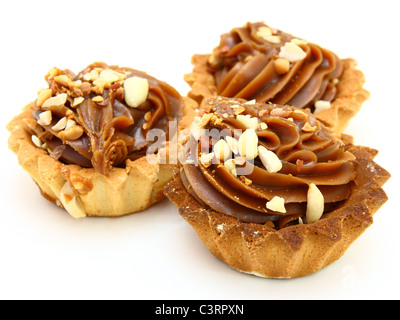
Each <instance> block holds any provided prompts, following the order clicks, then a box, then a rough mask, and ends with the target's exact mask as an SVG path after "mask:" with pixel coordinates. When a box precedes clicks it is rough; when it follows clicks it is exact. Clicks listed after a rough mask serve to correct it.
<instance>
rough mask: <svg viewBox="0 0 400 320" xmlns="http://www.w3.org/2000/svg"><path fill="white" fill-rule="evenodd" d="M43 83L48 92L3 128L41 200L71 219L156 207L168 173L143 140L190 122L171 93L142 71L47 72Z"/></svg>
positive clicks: (94, 67) (101, 66)
mask: <svg viewBox="0 0 400 320" xmlns="http://www.w3.org/2000/svg"><path fill="white" fill-rule="evenodd" d="M45 79H46V81H47V83H48V88H45V89H42V90H40V91H39V93H38V97H37V99H36V100H35V101H34V102H32V103H30V104H29V105H28V106H26V107H25V109H24V112H23V113H22V114H21V115H19V116H17V117H16V118H15V119H14V120H13V121H11V122H10V124H9V125H8V129H9V130H10V131H11V137H10V140H9V146H10V148H11V149H12V150H13V151H14V152H15V153H17V154H18V157H19V160H20V163H21V165H22V166H23V167H24V168H25V169H26V170H27V171H28V172H29V173H31V175H32V177H33V178H34V180H35V181H36V183H37V184H38V185H39V187H40V189H41V191H42V194H43V195H44V196H45V197H46V198H47V199H49V200H51V201H53V202H55V203H57V204H59V205H61V206H63V207H64V208H66V209H67V211H68V212H69V213H70V214H71V215H73V216H76V217H81V216H86V215H100V216H103V215H106V216H110V215H122V214H128V213H131V212H135V211H139V210H142V209H144V208H146V207H148V206H149V205H151V204H152V203H154V202H156V201H158V200H159V199H160V198H161V197H162V189H163V186H164V185H165V183H166V182H167V181H168V179H170V177H171V174H170V173H169V171H170V168H169V167H168V165H167V164H166V165H165V166H163V165H162V164H159V163H158V162H157V161H158V160H157V159H154V161H152V163H149V162H148V161H147V160H148V159H149V158H147V157H146V151H147V150H148V148H149V147H150V146H151V145H152V143H154V142H153V141H149V140H148V139H147V134H148V132H149V131H150V130H153V129H155V130H157V132H162V133H163V137H159V138H160V139H161V138H163V139H165V141H168V139H169V135H170V134H172V135H174V134H175V133H176V132H172V133H171V132H169V123H171V122H176V123H178V122H180V121H181V120H182V119H183V118H184V117H188V116H189V117H190V112H189V111H188V109H190V108H191V107H188V108H186V107H185V101H184V99H183V98H182V97H181V96H180V95H179V93H178V92H177V91H176V90H175V89H174V88H173V87H171V86H170V85H168V84H167V83H165V82H163V81H160V80H157V79H155V78H154V77H152V76H149V75H148V74H146V73H145V72H142V71H138V70H134V69H131V68H125V67H119V66H108V65H107V64H105V63H100V62H98V63H93V64H91V65H89V66H88V67H87V68H85V69H84V70H82V71H81V72H79V73H78V74H76V75H75V74H74V73H72V72H71V71H70V70H61V69H58V68H52V69H51V70H50V71H49V72H48V73H47V75H46V76H45ZM193 112H194V111H193ZM175 128H176V126H175ZM154 157H155V158H157V155H156V154H155V155H154Z"/></svg>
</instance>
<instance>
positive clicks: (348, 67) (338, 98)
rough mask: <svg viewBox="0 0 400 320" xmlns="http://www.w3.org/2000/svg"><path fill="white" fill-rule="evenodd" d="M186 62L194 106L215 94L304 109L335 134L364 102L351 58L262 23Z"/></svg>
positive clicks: (238, 30) (360, 78)
mask: <svg viewBox="0 0 400 320" xmlns="http://www.w3.org/2000/svg"><path fill="white" fill-rule="evenodd" d="M192 62H193V64H194V70H193V72H192V73H191V74H188V75H186V77H185V79H186V81H187V82H188V83H189V84H190V85H191V87H192V90H191V92H190V96H191V97H192V98H195V99H197V100H198V101H199V102H200V101H201V100H202V99H203V98H204V97H207V96H213V95H219V96H224V97H234V98H243V99H247V100H252V99H256V100H257V101H258V102H271V103H274V104H281V105H285V104H288V105H291V106H295V107H299V108H309V109H310V110H311V112H313V113H318V114H319V117H320V120H322V121H324V123H325V124H326V125H328V126H329V127H332V128H333V129H335V130H336V131H341V130H342V129H343V128H344V126H345V125H346V124H347V121H348V120H349V119H350V117H351V116H353V115H354V114H355V112H356V111H358V109H359V108H360V107H361V102H363V101H364V100H366V99H367V98H368V92H366V91H365V90H364V89H362V85H363V82H364V78H363V75H362V73H361V72H360V71H358V70H355V68H354V66H355V61H354V60H351V59H347V60H342V59H340V58H339V57H338V56H337V55H336V54H335V53H333V52H332V51H330V50H328V49H325V48H322V47H321V46H319V45H317V44H314V43H311V42H308V41H306V40H303V39H300V38H297V37H295V36H293V35H291V34H288V33H285V32H283V31H280V30H277V29H274V28H271V27H269V26H267V25H266V24H264V23H263V22H257V23H250V22H249V23H247V24H246V25H245V26H243V27H238V28H234V29H232V30H231V31H230V32H228V33H226V34H223V35H222V36H221V41H220V44H219V46H217V47H216V48H215V49H214V50H213V53H212V54H207V55H195V56H193V59H192ZM345 98H346V99H345ZM344 99H345V100H348V101H344Z"/></svg>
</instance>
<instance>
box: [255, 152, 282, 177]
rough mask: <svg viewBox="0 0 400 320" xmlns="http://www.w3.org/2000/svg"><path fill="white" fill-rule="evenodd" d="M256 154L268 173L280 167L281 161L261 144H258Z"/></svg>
mask: <svg viewBox="0 0 400 320" xmlns="http://www.w3.org/2000/svg"><path fill="white" fill-rule="evenodd" d="M258 156H259V157H260V160H261V162H262V164H263V165H264V167H265V168H266V169H267V170H268V172H269V173H275V172H278V171H279V170H281V169H282V162H281V160H280V159H279V158H278V156H277V155H276V154H275V153H274V152H272V151H270V150H268V149H267V148H265V147H263V146H258Z"/></svg>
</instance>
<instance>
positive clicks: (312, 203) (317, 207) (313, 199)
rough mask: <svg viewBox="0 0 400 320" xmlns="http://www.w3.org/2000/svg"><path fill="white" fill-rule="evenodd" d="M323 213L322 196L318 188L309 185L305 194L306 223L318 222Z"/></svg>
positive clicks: (312, 184)
mask: <svg viewBox="0 0 400 320" xmlns="http://www.w3.org/2000/svg"><path fill="white" fill-rule="evenodd" d="M323 212H324V196H323V195H322V193H321V191H320V190H319V189H318V187H317V186H316V185H315V184H314V183H311V184H310V186H309V188H308V192H307V212H306V217H307V223H313V222H315V221H318V220H319V219H320V218H321V216H322V214H323Z"/></svg>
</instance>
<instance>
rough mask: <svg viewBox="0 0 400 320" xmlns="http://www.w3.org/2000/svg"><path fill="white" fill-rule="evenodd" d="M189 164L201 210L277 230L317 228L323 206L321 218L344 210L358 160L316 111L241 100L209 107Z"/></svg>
mask: <svg viewBox="0 0 400 320" xmlns="http://www.w3.org/2000/svg"><path fill="white" fill-rule="evenodd" d="M196 130H197V132H198V134H196ZM199 130H200V131H199ZM227 147H229V149H226V148H227ZM227 150H228V152H226V151H227ZM185 156H186V163H185V164H183V166H182V170H181V179H182V182H183V184H184V185H185V187H186V189H187V190H188V192H190V193H191V194H192V195H193V196H194V197H195V198H196V199H197V200H198V201H199V202H201V203H203V204H204V205H206V206H208V207H210V208H212V209H214V210H215V211H217V212H220V213H224V214H228V215H231V216H234V217H236V218H238V219H240V220H241V221H244V222H254V223H269V224H271V222H273V223H274V226H275V227H277V228H282V227H284V226H287V225H288V224H293V223H310V222H311V220H312V219H314V218H311V217H309V216H307V211H312V210H310V209H315V208H311V207H312V206H318V201H319V200H318V199H322V198H323V203H321V204H319V205H322V207H323V211H321V214H323V213H326V212H329V211H332V210H333V209H335V208H337V206H339V205H340V203H341V201H343V200H345V199H347V198H348V196H349V194H350V192H351V188H352V184H353V181H354V179H355V174H356V173H355V161H354V160H355V157H354V156H353V154H351V153H350V152H348V151H346V150H345V146H344V144H343V143H342V141H341V140H339V139H338V138H336V137H334V136H333V135H332V133H331V132H330V131H329V130H328V129H327V128H326V127H325V126H323V125H322V124H321V123H320V122H319V121H317V120H316V119H315V117H314V116H313V115H312V113H311V112H310V110H309V109H299V108H296V107H289V106H279V105H274V104H269V103H268V104H262V103H255V102H254V101H252V102H247V103H246V102H245V101H244V100H241V99H227V98H221V97H218V98H210V99H208V100H207V102H206V105H205V113H204V115H203V116H202V118H200V119H197V127H195V130H194V131H193V134H192V136H191V138H190V140H189V141H188V143H187V144H186V148H185ZM246 168H247V170H245V171H243V169H246ZM310 189H312V191H313V192H314V194H315V190H316V191H317V195H318V196H317V200H316V202H315V203H310V201H311V202H312V199H311V200H310V196H311V198H312V196H313V193H310V192H309V190H310ZM314 211H315V210H314ZM299 218H300V219H299ZM317 219H318V218H317ZM307 220H308V221H307Z"/></svg>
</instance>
